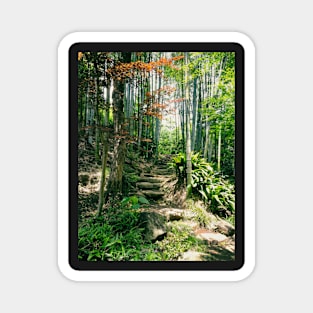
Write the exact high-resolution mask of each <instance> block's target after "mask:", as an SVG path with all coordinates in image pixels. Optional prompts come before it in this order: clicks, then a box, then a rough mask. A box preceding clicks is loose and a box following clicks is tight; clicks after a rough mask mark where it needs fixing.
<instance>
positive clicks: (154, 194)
mask: <svg viewBox="0 0 313 313" xmlns="http://www.w3.org/2000/svg"><path fill="white" fill-rule="evenodd" d="M141 193H142V194H143V195H144V196H145V197H147V198H149V199H154V200H156V199H160V198H162V197H163V196H164V195H165V193H164V192H163V191H157V190H142V191H141Z"/></svg>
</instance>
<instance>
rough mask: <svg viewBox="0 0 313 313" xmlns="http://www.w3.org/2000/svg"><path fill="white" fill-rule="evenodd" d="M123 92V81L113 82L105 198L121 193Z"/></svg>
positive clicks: (127, 59) (125, 55)
mask: <svg viewBox="0 0 313 313" xmlns="http://www.w3.org/2000/svg"><path fill="white" fill-rule="evenodd" d="M130 60H131V53H130V52H126V53H122V54H121V62H123V63H126V62H130ZM124 92H125V79H120V80H117V79H115V80H114V90H113V120H114V121H113V125H114V147H113V155H112V161H111V172H110V177H109V180H108V186H107V192H106V196H105V198H106V199H107V198H108V197H109V196H110V197H113V198H114V197H115V196H117V195H118V194H120V193H122V187H123V167H124V162H125V153H126V141H125V136H124V134H123V131H124Z"/></svg>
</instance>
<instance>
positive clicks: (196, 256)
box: [178, 250, 205, 261]
mask: <svg viewBox="0 0 313 313" xmlns="http://www.w3.org/2000/svg"><path fill="white" fill-rule="evenodd" d="M204 256H205V253H202V252H197V251H192V250H189V251H186V252H184V253H183V254H182V256H181V257H179V258H178V261H204Z"/></svg>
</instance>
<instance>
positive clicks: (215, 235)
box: [136, 158, 235, 261]
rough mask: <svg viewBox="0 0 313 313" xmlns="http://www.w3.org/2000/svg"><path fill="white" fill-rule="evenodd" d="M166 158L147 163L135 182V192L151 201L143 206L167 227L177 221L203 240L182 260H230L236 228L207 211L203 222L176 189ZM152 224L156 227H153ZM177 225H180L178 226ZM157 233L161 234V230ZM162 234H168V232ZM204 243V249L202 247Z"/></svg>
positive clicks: (232, 254)
mask: <svg viewBox="0 0 313 313" xmlns="http://www.w3.org/2000/svg"><path fill="white" fill-rule="evenodd" d="M167 163H168V160H167V158H163V159H160V160H159V161H158V162H157V163H156V164H149V163H147V164H146V165H145V166H143V170H142V172H141V174H140V177H139V179H138V181H137V183H136V194H137V195H138V196H143V197H145V198H147V199H148V200H149V202H150V204H149V205H147V206H146V208H145V209H144V210H145V211H147V212H154V213H158V214H160V215H162V216H164V217H165V219H166V221H167V223H166V228H167V230H169V229H171V227H172V226H173V225H175V223H179V224H176V225H179V227H181V228H188V229H189V230H190V234H191V235H192V236H194V237H196V238H197V239H199V241H201V242H202V243H204V245H202V249H200V251H199V250H197V248H195V249H190V250H188V251H186V252H184V253H182V254H181V256H180V257H179V259H178V260H180V261H215V260H219V261H221V260H222V261H223V260H225V261H227V260H234V257H235V236H234V232H235V230H234V227H233V226H232V225H231V224H230V223H228V222H226V221H225V220H223V219H221V218H218V217H216V216H215V215H213V214H210V213H207V212H205V214H207V220H209V221H210V222H209V223H208V224H207V225H205V226H204V225H202V223H201V222H200V221H198V220H197V219H198V217H197V216H195V215H196V214H195V212H194V211H193V210H192V209H190V208H188V206H186V201H185V193H184V192H181V193H180V192H177V190H176V191H175V192H174V190H175V188H176V179H175V170H174V169H171V168H169V166H168V164H167ZM152 227H153V226H152ZM176 227H177V226H176ZM156 233H158V234H161V237H162V235H163V234H162V231H161V232H160V229H157V230H156ZM163 233H165V234H166V231H164V232H163ZM162 238H163V237H162ZM203 246H205V249H203Z"/></svg>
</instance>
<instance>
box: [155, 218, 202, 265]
mask: <svg viewBox="0 0 313 313" xmlns="http://www.w3.org/2000/svg"><path fill="white" fill-rule="evenodd" d="M199 245H201V241H200V240H198V239H197V238H195V237H194V236H192V235H191V229H190V227H188V226H186V225H184V224H181V223H179V222H173V224H172V228H171V230H170V231H169V233H168V235H167V237H166V238H165V239H163V240H162V241H159V242H157V247H158V248H159V249H160V253H161V255H162V259H163V260H164V261H169V260H177V259H178V257H179V256H180V255H181V254H182V253H184V252H186V251H188V250H189V249H190V248H193V249H194V248H195V247H198V246H199Z"/></svg>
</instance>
